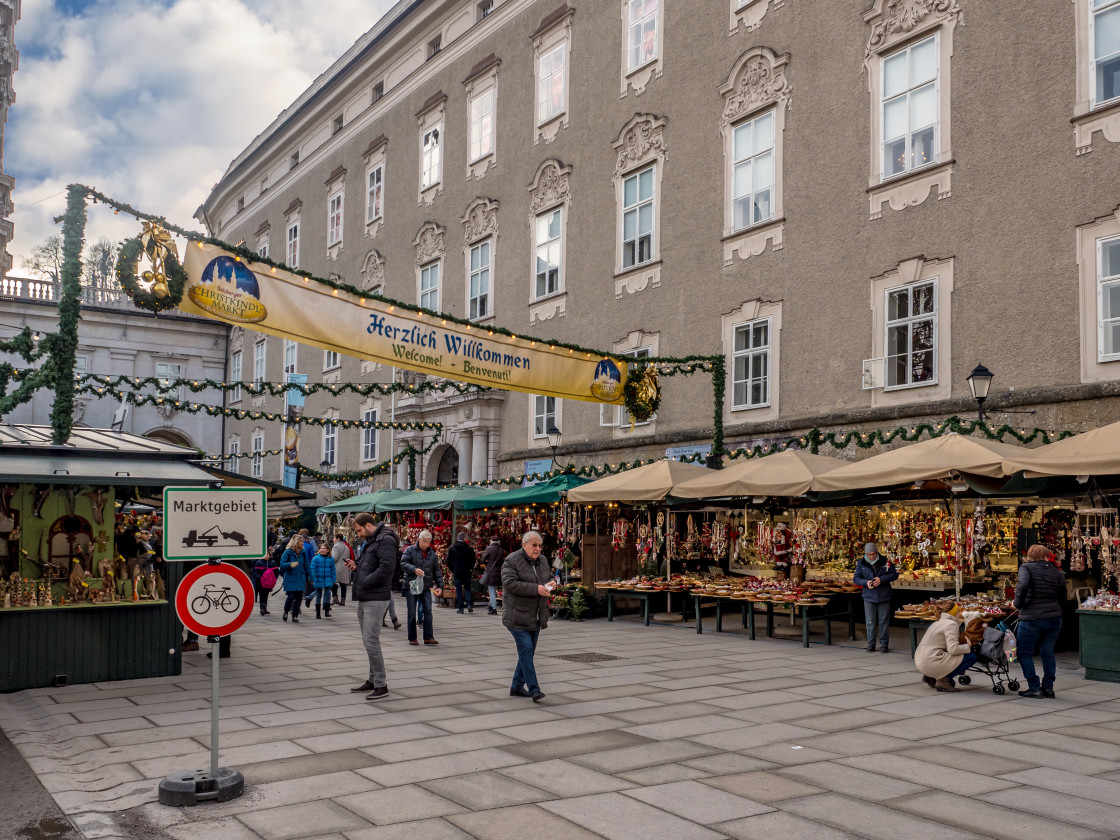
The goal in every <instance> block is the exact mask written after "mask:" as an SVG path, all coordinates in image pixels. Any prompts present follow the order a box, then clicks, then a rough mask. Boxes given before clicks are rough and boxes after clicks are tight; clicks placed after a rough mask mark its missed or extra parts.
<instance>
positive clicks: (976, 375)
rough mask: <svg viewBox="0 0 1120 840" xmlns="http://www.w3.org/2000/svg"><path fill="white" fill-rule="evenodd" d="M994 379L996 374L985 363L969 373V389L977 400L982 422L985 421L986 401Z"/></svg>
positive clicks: (977, 408)
mask: <svg viewBox="0 0 1120 840" xmlns="http://www.w3.org/2000/svg"><path fill="white" fill-rule="evenodd" d="M993 379H995V374H993V373H992V372H991V371H990V370H988V369H987V368H986V367H984V366H983V365H977V366H976V367H975V368H974V369H973V371H972V373H970V374H969V375H968V390H970V391H971V392H972V398H973V399H974V400H976V410H977V413H978V414H979V418H980V422H981V423H983V422H984V401H985V400H986V399H988V391H989V390H991V387H992V380H993Z"/></svg>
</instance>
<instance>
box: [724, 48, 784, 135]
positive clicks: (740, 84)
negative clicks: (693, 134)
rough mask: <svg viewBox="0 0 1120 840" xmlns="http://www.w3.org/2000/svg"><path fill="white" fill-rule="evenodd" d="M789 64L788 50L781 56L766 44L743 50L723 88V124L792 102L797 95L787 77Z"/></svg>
mask: <svg viewBox="0 0 1120 840" xmlns="http://www.w3.org/2000/svg"><path fill="white" fill-rule="evenodd" d="M788 64H789V54H788V53H787V54H786V55H782V56H777V55H775V54H774V53H773V52H771V51H770V50H769V49H767V48H766V47H755V48H754V49H752V50H748V51H747V52H745V53H743V55H742V56H740V58H739V60H738V61H737V62H736V64H735V67H734V68H733V69H732V71H731V75H730V76H728V78H727V82H726V83H725V84H723V85H722V86H721V87H720V89H719V92H720V93H721V94H722V95H723V114H722V115H721V119H722V120H723V123H724V124H725V125H726V124H728V123H733V122H735V121H736V120H738V119H741V118H743V117H745V116H747V115H748V114H750V113H752V112H754V111H757V110H759V109H761V108H765V107H767V106H769V105H773V104H774V103H781V104H782V105H788V104H789V100H790V97H791V96H792V95H793V88H792V87H791V86H790V83H789V79H788V78H787V77H786V65H788Z"/></svg>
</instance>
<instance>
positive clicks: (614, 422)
mask: <svg viewBox="0 0 1120 840" xmlns="http://www.w3.org/2000/svg"><path fill="white" fill-rule="evenodd" d="M618 355H620V356H624V357H629V358H631V359H645V358H648V357H649V356H651V355H652V348H650V347H639V348H638V349H636V350H628V351H626V352H622V353H619V354H618ZM656 419H657V418H656V417H651V418H650V419H649V420H642V421H636V420H635V421H634V425H635V426H646V425H649V424H650V423H651V422H653V421H654V420H656ZM631 420H633V418H632V417H631V416H630V412H629V411H627V410H626V409H625V408H623V407H622V406H620V405H618V406H616V405H600V406H599V425H600V426H609V427H612V428H613V427H618V428H621V427H626V428H629V427H630V422H631Z"/></svg>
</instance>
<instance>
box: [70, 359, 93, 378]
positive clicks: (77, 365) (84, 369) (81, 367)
mask: <svg viewBox="0 0 1120 840" xmlns="http://www.w3.org/2000/svg"><path fill="white" fill-rule="evenodd" d="M87 373H89V356H75V357H74V378H75V379H81V378H82V377H83V376H85V375H86V374H87Z"/></svg>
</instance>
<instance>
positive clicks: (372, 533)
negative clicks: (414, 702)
mask: <svg viewBox="0 0 1120 840" xmlns="http://www.w3.org/2000/svg"><path fill="white" fill-rule="evenodd" d="M354 527H355V529H356V530H357V532H358V535H359V536H361V537H363V538H364V539H365V542H364V543H363V544H362V549H361V553H360V554H359V555H358V559H357V561H356V562H355V564H354V568H353V569H352V571H353V573H354V575H353V581H354V600H355V601H357V604H358V610H357V612H358V626H359V627H360V628H361V631H362V644H363V645H364V646H365V649H366V654H367V656H368V657H369V678H368V679H367V680H366V681H365V682H364V683H362V684H361V685H360V686H358V687H357V688H352V689H350V690H351V691H354V692H361V691H368V692H369V694H367V695H366V699H367V700H384V699H385V698H387V697H388V696H389V685H388V682H387V677H386V674H385V657H384V655H383V654H382V652H381V622H382V621H384V619H385V613H386V612H387V611H388V609H389V597H390V587H391V586H392V585H393V571H394V570H395V569H396V566H397V545H398V542H397V535H396V533H395V532H394V531H393V529H392V528H391V527H390V526H389V525H388V524H387V523H385V522H382V523H381V524H380V525H378V524H377V523H376V522H375V521H374V519H373V517H372V516H370V515H369V514H368V513H359V514H358V515H357V516H356V517H354Z"/></svg>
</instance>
